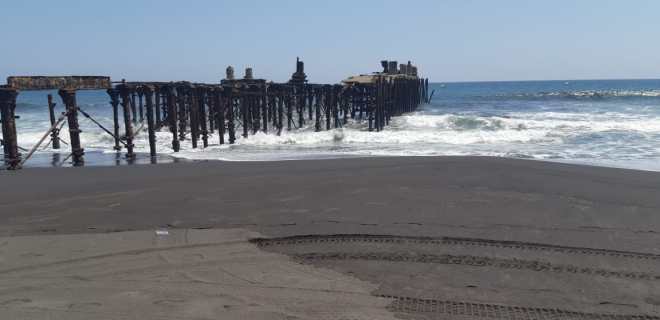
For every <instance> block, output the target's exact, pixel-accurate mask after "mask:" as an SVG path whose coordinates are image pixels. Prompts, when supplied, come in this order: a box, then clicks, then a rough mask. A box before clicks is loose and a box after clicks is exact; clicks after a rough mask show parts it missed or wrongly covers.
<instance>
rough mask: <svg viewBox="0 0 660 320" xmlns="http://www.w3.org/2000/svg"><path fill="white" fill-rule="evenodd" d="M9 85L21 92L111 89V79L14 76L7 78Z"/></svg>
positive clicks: (99, 77)
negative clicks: (64, 89)
mask: <svg viewBox="0 0 660 320" xmlns="http://www.w3.org/2000/svg"><path fill="white" fill-rule="evenodd" d="M7 85H8V86H9V87H11V88H15V89H19V90H48V89H63V88H67V89H110V88H111V87H112V84H111V82H110V77H106V76H62V77H60V76H54V77H51V76H14V77H8V78H7Z"/></svg>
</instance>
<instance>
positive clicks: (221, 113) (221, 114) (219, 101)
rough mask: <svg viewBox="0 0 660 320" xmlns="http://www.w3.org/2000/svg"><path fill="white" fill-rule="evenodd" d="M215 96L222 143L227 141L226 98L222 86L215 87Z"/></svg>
mask: <svg viewBox="0 0 660 320" xmlns="http://www.w3.org/2000/svg"><path fill="white" fill-rule="evenodd" d="M213 98H214V99H215V112H216V116H217V119H216V123H217V126H218V138H219V142H218V143H220V144H224V143H225V101H224V100H225V99H223V97H222V88H215V89H214V90H213Z"/></svg>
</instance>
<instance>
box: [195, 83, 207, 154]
mask: <svg viewBox="0 0 660 320" xmlns="http://www.w3.org/2000/svg"><path fill="white" fill-rule="evenodd" d="M197 101H198V105H197V107H198V109H197V117H198V122H199V127H200V130H201V134H202V145H203V146H204V148H206V147H208V146H209V131H208V125H207V122H206V121H207V119H206V88H204V87H197Z"/></svg>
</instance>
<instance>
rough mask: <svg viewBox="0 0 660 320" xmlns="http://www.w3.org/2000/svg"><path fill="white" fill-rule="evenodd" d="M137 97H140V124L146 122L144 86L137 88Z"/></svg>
mask: <svg viewBox="0 0 660 320" xmlns="http://www.w3.org/2000/svg"><path fill="white" fill-rule="evenodd" d="M136 91H137V95H138V106H139V108H138V109H139V111H140V123H142V122H144V102H143V99H142V98H143V97H144V86H139V87H137V90H136Z"/></svg>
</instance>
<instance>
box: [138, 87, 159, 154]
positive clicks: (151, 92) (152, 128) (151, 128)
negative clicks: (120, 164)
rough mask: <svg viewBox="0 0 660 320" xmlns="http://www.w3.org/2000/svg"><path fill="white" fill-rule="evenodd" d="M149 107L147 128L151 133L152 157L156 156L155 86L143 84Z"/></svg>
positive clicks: (150, 150)
mask: <svg viewBox="0 0 660 320" xmlns="http://www.w3.org/2000/svg"><path fill="white" fill-rule="evenodd" d="M141 92H142V94H143V95H144V100H145V104H146V108H147V130H148V134H149V155H150V156H151V159H152V160H153V159H155V158H156V124H155V123H154V104H153V95H154V88H153V87H152V86H143V87H142V90H141Z"/></svg>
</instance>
